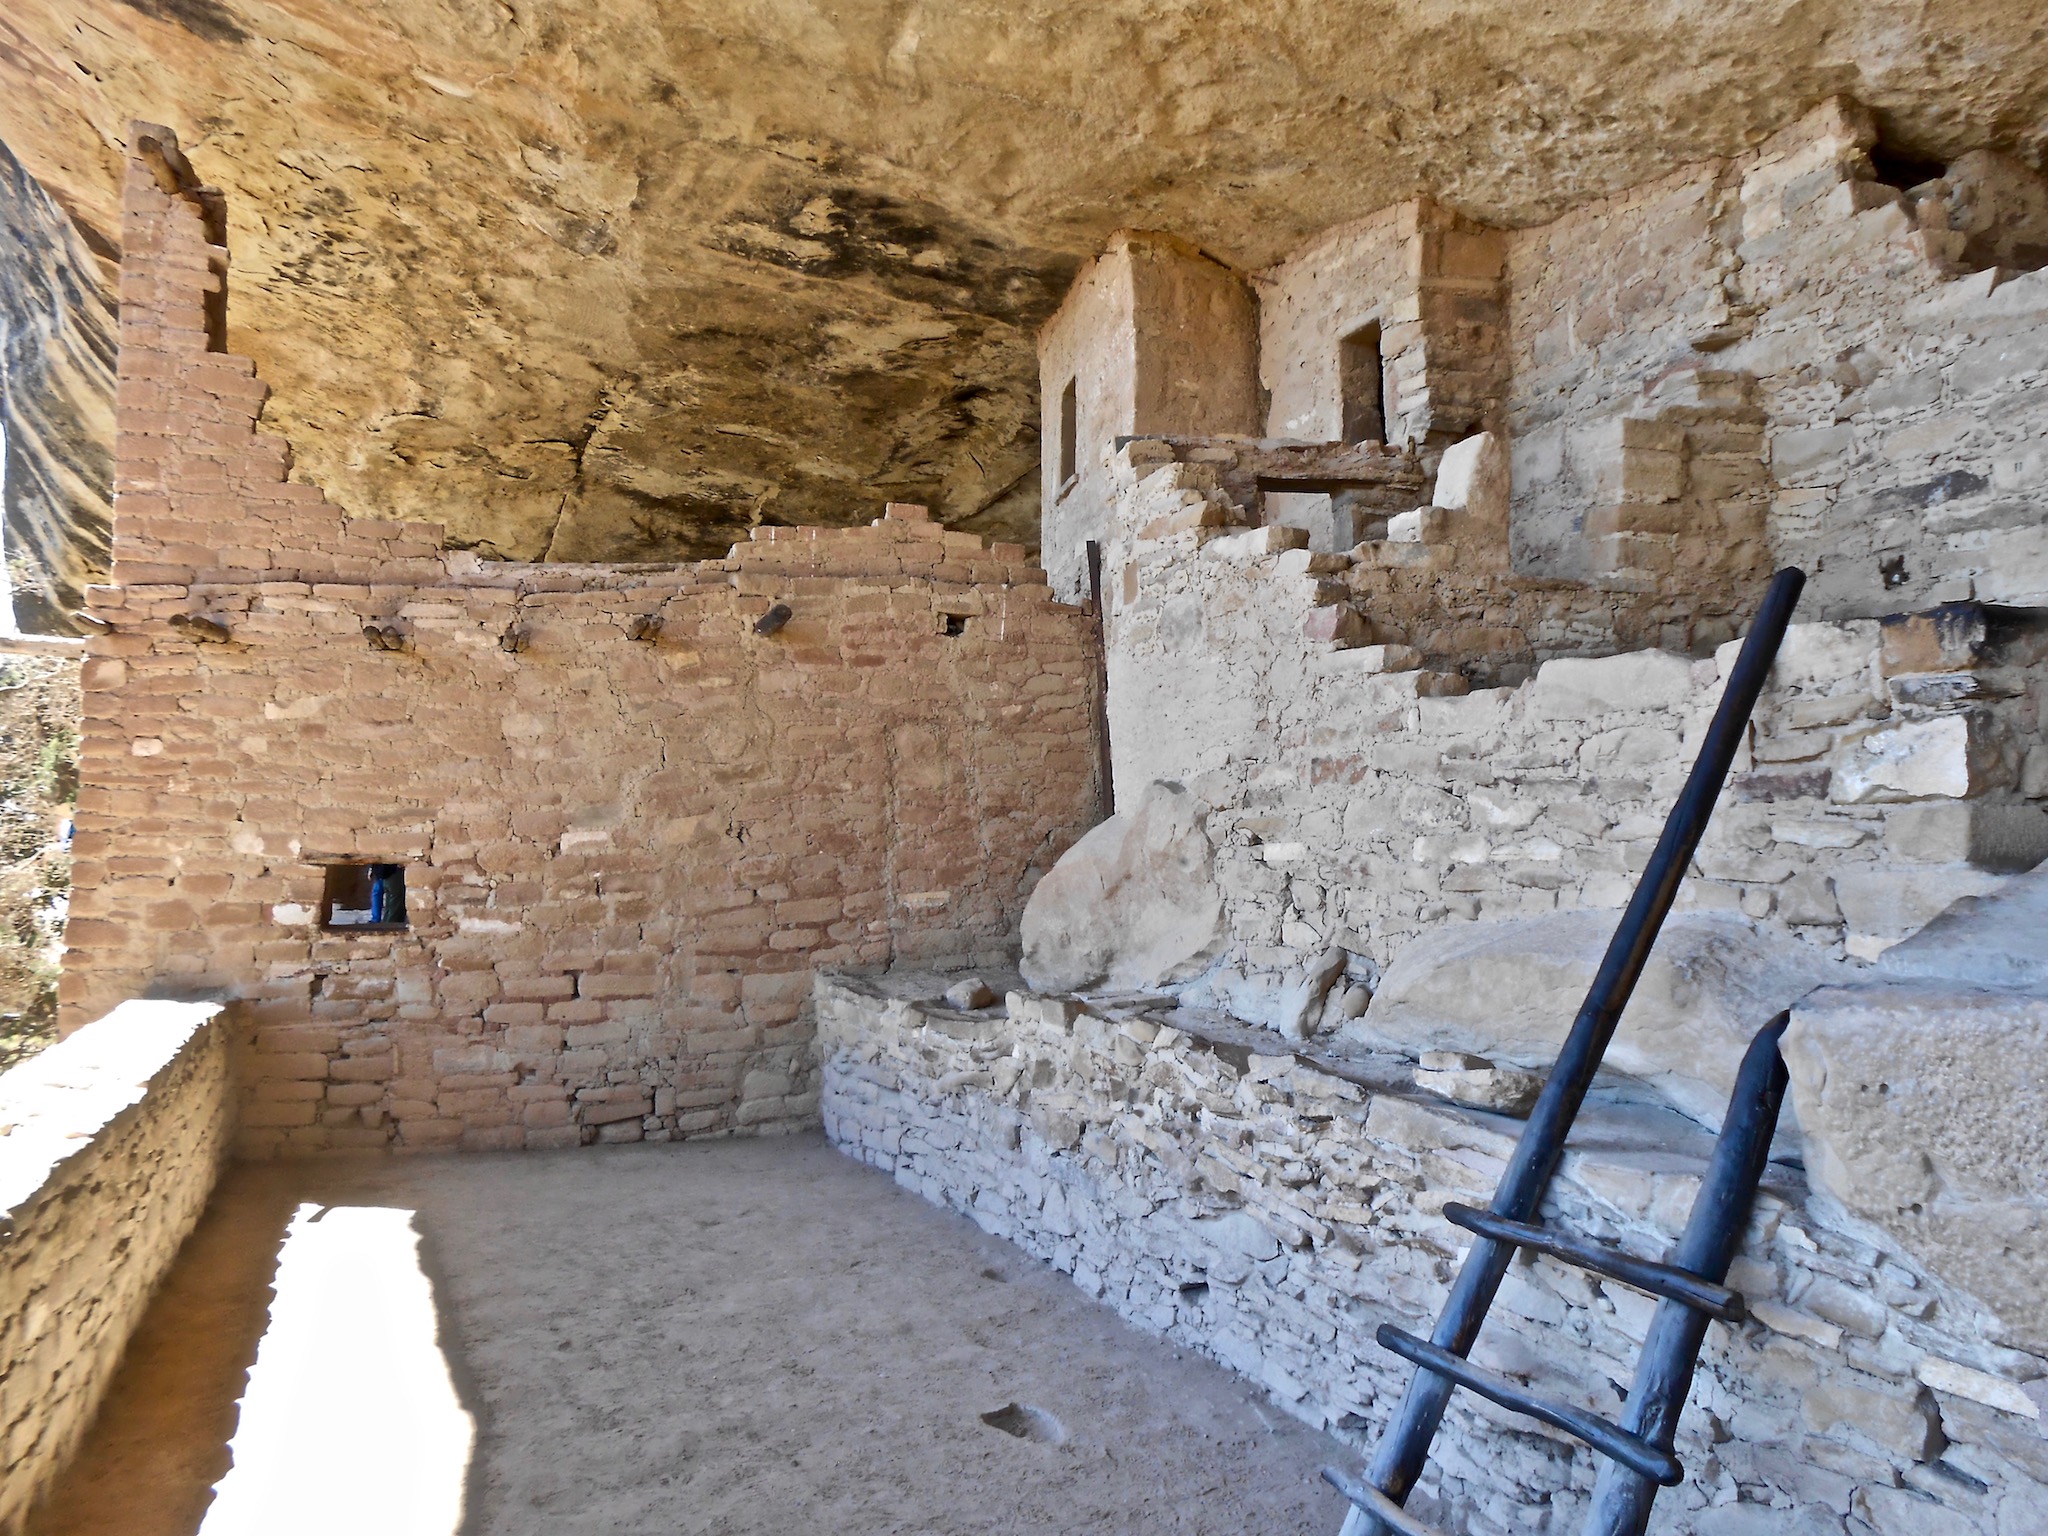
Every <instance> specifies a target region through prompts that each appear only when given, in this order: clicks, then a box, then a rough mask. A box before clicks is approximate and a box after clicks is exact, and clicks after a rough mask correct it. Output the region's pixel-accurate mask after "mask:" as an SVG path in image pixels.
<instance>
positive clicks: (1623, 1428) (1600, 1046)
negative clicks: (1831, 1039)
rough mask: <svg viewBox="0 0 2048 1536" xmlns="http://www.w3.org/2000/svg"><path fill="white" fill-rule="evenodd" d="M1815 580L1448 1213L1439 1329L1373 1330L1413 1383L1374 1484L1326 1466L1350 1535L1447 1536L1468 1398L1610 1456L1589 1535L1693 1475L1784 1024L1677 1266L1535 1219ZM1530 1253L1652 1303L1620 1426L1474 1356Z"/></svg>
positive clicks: (1753, 645) (1765, 1145)
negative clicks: (1534, 1082) (1518, 1256)
mask: <svg viewBox="0 0 2048 1536" xmlns="http://www.w3.org/2000/svg"><path fill="white" fill-rule="evenodd" d="M1805 584H1806V576H1805V574H1804V573H1803V572H1801V571H1799V570H1796V569H1792V568H1787V569H1785V570H1782V571H1779V572H1778V573H1777V575H1776V576H1774V577H1773V578H1772V580H1771V585H1770V589H1769V591H1768V592H1766V593H1765V595H1764V600H1763V605H1762V607H1761V608H1759V609H1758V611H1757V616H1756V622H1755V623H1754V624H1753V625H1752V626H1751V627H1750V631H1749V635H1748V637H1747V638H1746V639H1745V640H1744V641H1743V643H1742V650H1741V653H1740V654H1739V655H1738V656H1737V658H1736V661H1735V667H1734V670H1733V671H1732V672H1730V674H1729V676H1728V682H1727V686H1726V687H1725V688H1724V689H1723V690H1722V694H1721V702H1720V705H1719V707H1718V708H1716V709H1715V711H1714V718H1713V722H1712V724H1711V725H1710V726H1709V727H1708V728H1707V735H1706V739H1705V741H1704V742H1702V744H1701V746H1700V751H1699V757H1698V758H1697V760H1696V761H1695V762H1694V763H1693V766H1692V772H1691V774H1690V775H1688V776H1687V778H1686V781H1685V788H1684V789H1683V790H1682V791H1681V792H1680V793H1679V796H1678V802H1677V804H1675V805H1674V806H1672V808H1671V814H1670V816H1669V817H1668V818H1667V819H1666V821H1665V823H1664V831H1663V834H1662V835H1661V836H1660V837H1659V838H1658V839H1657V846H1656V849H1655V851H1654V852H1653V853H1652V854H1651V855H1650V862H1649V865H1648V867H1647V868H1646V869H1644V871H1643V876H1642V879H1641V880H1640V881H1639V882H1637V885H1636V889H1635V894H1634V895H1633V896H1632V897H1631V898H1630V899H1629V904H1628V907H1627V909H1626V910H1625V911H1624V912H1623V913H1622V915H1621V922H1620V924H1619V926H1617V927H1616V929H1615V931H1614V938H1613V939H1612V940H1611V941H1610V942H1609V944H1608V946H1607V953H1606V955H1605V957H1604V958H1603V959H1602V960H1601V962H1600V969H1599V971H1598V972H1597V973H1596V974H1595V976H1594V978H1593V985H1592V986H1591V988H1589V989H1588V991H1587V993H1586V1000H1585V1002H1584V1003H1583V1004H1582V1005H1581V1006H1580V1008H1579V1012H1578V1017H1577V1018H1576V1019H1575V1020H1574V1021H1573V1023H1572V1028H1571V1033H1570V1034H1569V1035H1567V1036H1566V1038H1565V1042H1564V1047H1563V1049H1562V1050H1561V1051H1560V1052H1559V1055H1558V1058H1557V1065H1556V1066H1555V1067H1554V1068H1553V1069H1552V1070H1551V1073H1550V1078H1549V1080H1548V1082H1546V1083H1545V1084H1544V1088H1543V1092H1542V1095H1541V1096H1540V1097H1539V1098H1538V1099H1537V1101H1536V1107H1535V1109H1534V1110H1533V1111H1532V1112H1531V1114H1530V1116H1529V1123H1528V1124H1527V1125H1526V1126H1525V1127H1524V1128H1523V1131H1522V1136H1521V1139H1520V1140H1519V1141H1518V1142H1517V1143H1516V1144H1515V1152H1514V1156H1513V1158H1512V1159H1510V1161H1509V1163H1508V1167H1507V1171H1506V1172H1505V1173H1503V1174H1502V1175H1501V1180H1500V1184H1499V1186H1498V1188H1496V1189H1495V1191H1494V1196H1493V1203H1492V1204H1491V1205H1490V1206H1489V1207H1488V1208H1487V1209H1486V1210H1484V1211H1479V1210H1474V1209H1473V1208H1471V1207H1470V1206H1464V1205H1456V1204H1452V1205H1446V1206H1445V1207H1444V1216H1445V1218H1446V1219H1447V1220H1449V1221H1451V1222H1453V1223H1454V1224H1455V1225H1457V1226H1460V1227H1463V1228H1464V1229H1465V1230H1466V1231H1468V1232H1470V1233H1472V1234H1473V1242H1472V1247H1471V1249H1470V1251H1469V1252H1468V1253H1467V1254H1466V1255H1465V1261H1464V1264H1463V1266H1462V1267H1461V1268H1460V1270H1459V1272H1458V1278H1457V1281H1456V1283H1455V1284H1454V1285H1453V1286H1452V1287H1451V1294H1450V1299H1449V1300H1448V1301H1446V1302H1445V1304H1444V1309H1443V1312H1442V1313H1441V1314H1440V1315H1439V1316H1438V1318H1437V1323H1436V1327H1435V1329H1434V1330H1433V1331H1432V1332H1431V1334H1430V1336H1429V1337H1428V1338H1427V1339H1420V1338H1417V1337H1415V1336H1414V1335H1413V1334H1410V1333H1407V1332H1404V1331H1403V1330H1401V1329H1399V1328H1396V1327H1394V1326H1393V1325H1392V1324H1382V1325H1381V1327H1380V1328H1379V1330H1378V1333H1377V1335H1376V1336H1377V1338H1378V1340H1379V1342H1380V1344H1381V1346H1382V1347H1384V1348H1386V1349H1388V1350H1391V1351H1392V1352H1393V1353H1395V1354H1397V1355H1399V1356H1400V1357H1401V1358H1402V1359H1404V1360H1407V1361H1408V1362H1410V1363H1411V1364H1413V1365H1414V1366H1415V1368H1416V1369H1415V1375H1414V1377H1413V1378H1412V1379H1411V1380H1410V1382H1409V1384H1408V1390H1407V1392H1406V1393H1405V1394H1404V1395H1403V1397H1402V1399H1401V1406H1400V1408H1399V1410H1398V1411H1397V1412H1396V1413H1395V1415H1394V1418H1393V1421H1392V1422H1391V1423H1390V1424H1389V1425H1388V1426H1387V1429H1386V1431H1385V1433H1384V1434H1383V1435H1382V1436H1381V1437H1380V1442H1379V1446H1378V1448H1377V1449H1376V1451H1375V1452H1374V1455H1373V1459H1372V1464H1371V1466H1370V1468H1369V1469H1368V1471H1367V1473H1366V1477H1365V1480H1364V1481H1360V1480H1359V1479H1357V1478H1354V1477H1351V1476H1348V1475H1347V1474H1345V1473H1343V1472H1341V1471H1338V1470H1337V1469H1336V1468H1334V1467H1331V1468H1325V1469H1324V1471H1323V1476H1324V1477H1325V1478H1326V1479H1328V1481H1329V1482H1330V1483H1331V1484H1332V1485H1333V1486H1334V1487H1335V1488H1336V1489H1337V1490H1338V1492H1340V1493H1342V1494H1343V1495H1344V1496H1345V1498H1346V1499H1348V1500H1349V1501H1350V1502H1351V1506H1352V1509H1351V1513H1350V1514H1349V1515H1348V1516H1347V1517H1346V1518H1345V1521H1344V1530H1343V1536H1383V1533H1386V1532H1395V1533H1398V1536H1445V1533H1444V1532H1442V1531H1440V1530H1438V1529H1437V1528H1436V1527H1434V1526H1431V1525H1429V1524H1426V1523H1425V1522H1423V1521H1421V1520H1418V1519H1417V1518H1416V1517H1414V1516H1413V1515H1410V1514H1409V1513H1408V1512H1407V1510H1406V1509H1404V1508H1403V1507H1402V1506H1403V1505H1404V1504H1405V1503H1406V1501H1407V1499H1408V1496H1409V1494H1410V1493H1411V1492H1413V1491H1414V1488H1415V1484H1416V1481H1417V1479H1419V1478H1420V1477H1421V1475H1422V1470H1423V1467H1424V1466H1425V1465H1426V1464H1427V1462H1428V1460H1429V1451H1430V1446H1431V1443H1432V1442H1433V1441H1434V1440H1435V1438H1436V1431H1437V1426H1438V1425H1439V1424H1440V1423H1441V1422H1442V1420H1443V1415H1444V1409H1445V1407H1446V1405H1448V1403H1449V1402H1450V1397H1451V1392H1452V1390H1453V1389H1454V1388H1457V1387H1463V1388H1465V1389H1466V1390H1467V1391H1470V1392H1476V1393H1478V1394H1479V1395H1480V1396H1481V1397H1484V1398H1487V1399H1489V1400H1490V1401H1492V1402H1495V1403H1498V1404H1499V1405H1500V1406H1502V1407H1503V1408H1507V1409H1510V1410H1512V1411H1514V1412H1517V1413H1522V1414H1526V1415H1528V1416H1529V1417H1530V1418H1533V1419H1537V1420H1540V1421H1541V1422H1543V1423H1545V1424H1548V1425H1550V1426H1551V1427H1552V1428H1554V1429H1559V1430H1563V1431H1564V1432H1565V1433H1566V1434H1569V1435H1572V1436H1575V1437H1576V1438H1578V1439H1579V1440H1582V1441H1584V1442H1585V1443H1586V1444H1587V1445H1589V1446H1591V1447H1592V1448H1593V1449H1594V1450H1595V1451H1597V1452H1599V1453H1600V1454H1601V1455H1602V1456H1604V1457H1606V1458H1607V1460H1606V1464H1605V1465H1604V1466H1602V1467H1601V1469H1600V1476H1599V1480H1598V1482H1597V1483H1596V1484H1595V1486H1594V1490H1593V1503H1592V1508H1591V1511H1590V1512H1589V1514H1588V1516H1587V1520H1586V1525H1585V1530H1586V1533H1587V1536H1642V1532H1643V1531H1644V1529H1645V1527H1646V1526H1647V1525H1648V1524H1649V1519H1650V1506H1651V1503H1652V1502H1653V1501H1654V1500H1655V1499H1656V1497H1657V1491H1658V1489H1659V1488H1668V1487H1670V1486H1672V1485H1673V1484H1675V1483H1678V1482H1680V1481H1682V1480H1683V1478H1684V1475H1685V1473H1684V1468H1682V1467H1681V1466H1680V1465H1679V1462H1678V1458H1677V1457H1676V1456H1674V1455H1672V1453H1671V1446H1672V1441H1673V1438H1674V1436H1675V1435H1676V1433H1677V1429H1678V1416H1679V1414H1680V1412H1681V1411H1682V1410H1683V1409H1684V1406H1685V1398H1686V1393H1687V1392H1688V1391H1689V1390H1690V1389H1691V1386H1692V1378H1693V1371H1694V1368H1695V1367H1696V1365H1697V1363H1698V1359H1699V1349H1700V1344H1701V1341H1702V1340H1703V1339H1704V1338H1705V1337H1706V1332H1707V1324H1708V1323H1709V1322H1711V1321H1712V1320H1714V1319H1715V1318H1720V1319H1723V1320H1726V1321H1735V1320H1739V1319H1740V1318H1742V1317H1743V1316H1744V1315H1745V1312H1744V1307H1743V1301H1742V1297H1741V1296H1740V1295H1739V1294H1738V1293H1736V1292H1734V1291H1732V1290H1730V1289H1728V1287H1727V1286H1726V1284H1725V1283H1724V1282H1725V1281H1726V1279H1727V1276H1728V1266H1729V1264H1730V1262H1731V1261H1733V1259H1734V1257H1735V1253H1736V1249H1737V1248H1738V1247H1739V1246H1740V1244H1741V1241H1742V1234H1743V1232H1744V1230H1745V1229H1746V1228H1747V1226H1748V1223H1749V1212H1750V1206H1751V1205H1752V1203H1753V1202H1754V1200H1755V1196H1756V1186H1757V1181H1758V1180H1759V1179H1760V1178H1761V1177H1762V1176H1763V1171H1764V1165H1765V1163H1766V1162H1767V1161H1768V1160H1769V1157H1770V1148H1771V1136H1772V1134H1773V1132H1774V1131H1775V1130H1776V1129H1777V1124H1778V1110H1779V1107H1780V1105H1781V1104H1782V1103H1783V1102H1784V1097H1785V1066H1784V1063H1783V1061H1782V1060H1780V1058H1779V1055H1778V1039H1779V1037H1780V1036H1781V1035H1782V1034H1783V1033H1784V1031H1785V1024H1786V1021H1787V1019H1788V1017H1789V1015H1787V1014H1782V1013H1781V1014H1779V1015H1778V1017H1777V1018H1775V1019H1773V1020H1772V1021H1771V1022H1770V1023H1769V1024H1767V1025H1765V1026H1764V1028H1763V1029H1762V1030H1761V1031H1759V1032H1758V1034H1757V1036H1756V1038H1755V1039H1754V1040H1753V1041H1752V1042H1751V1044H1750V1047H1749V1050H1748V1052H1747V1054H1746V1055H1745V1056H1744V1057H1743V1061H1742V1067H1741V1070H1740V1072H1739V1073H1738V1074H1737V1078H1736V1083H1735V1092H1734V1094H1733V1096H1732V1097H1731V1099H1730V1102H1729V1107H1728V1114H1727V1117H1726V1119H1725V1120H1724V1121H1723V1123H1722V1127H1721V1135H1720V1138H1719V1140H1717V1141H1716V1142H1715V1144H1714V1154H1713V1157H1712V1159H1711V1160H1710V1162H1709V1163H1708V1167H1707V1174H1706V1178H1705V1180H1704V1182H1703V1183H1702V1184H1701V1186H1700V1192H1699V1195H1698V1196H1697V1198H1696V1199H1695V1200H1694V1202H1693V1208H1692V1215H1691V1217H1690V1218H1689V1220H1688V1221H1687V1223H1686V1229H1685V1235H1684V1237H1683V1238H1682V1239H1681V1240H1680V1241H1679V1245H1678V1248H1677V1251H1676V1252H1675V1253H1674V1254H1673V1255H1672V1257H1671V1260H1670V1262H1668V1263H1653V1262H1651V1261H1649V1260H1646V1259H1639V1258H1636V1257H1634V1256H1633V1255H1630V1254H1625V1253H1622V1252H1620V1251H1619V1250H1617V1249H1614V1248H1612V1247H1610V1246H1608V1245H1607V1244H1604V1243H1600V1242H1596V1241H1594V1240H1592V1239H1589V1238H1586V1237H1582V1236H1580V1235H1578V1234H1575V1233H1571V1232H1567V1231H1563V1230H1561V1229H1559V1228H1556V1227H1551V1226H1544V1225H1540V1224H1538V1223H1537V1221H1536V1213H1537V1209H1538V1207H1539V1206H1540V1205H1541V1204H1542V1202H1543V1197H1544V1195H1545V1193H1546V1192H1547V1191H1548V1190H1549V1188H1550V1181H1551V1178H1552V1176H1553V1175H1554V1174H1555V1173H1556V1171H1557V1165H1558V1161H1559V1159H1560V1158H1562V1157H1563V1155H1564V1147H1565V1139H1566V1137H1567V1136H1569V1135H1570V1133H1571V1128H1572V1123H1573V1121H1575V1120H1576V1119H1577V1118H1578V1113H1579V1106H1580V1105H1581V1104H1582V1103H1583V1102H1584V1100H1585V1097H1586V1091H1587V1089H1588V1088H1590V1087H1591V1086H1592V1083H1593V1074H1594V1073H1595V1072H1597V1071H1598V1070H1599V1067H1600V1061H1601V1058H1602V1057H1603V1056H1605V1055H1606V1052H1607V1044H1608V1042H1609V1041H1610V1040H1612V1039H1613V1038H1614V1031H1615V1027H1616V1026H1617V1025H1618V1024H1619V1023H1620V1022H1621V1013H1622V1009H1623V1008H1625V1007H1626V1006H1627V1005H1628V1000H1629V994H1630V993H1631V992H1633V991H1634V990H1635V984H1636V980H1637V978H1638V977H1640V976H1641V975H1642V971H1643V966H1644V964H1645V962H1646V961H1647V960H1648V959H1649V955H1650V949H1651V946H1652V945H1654V944H1655V943H1656V941H1657V934H1658V931H1659V930H1660V929H1661V928H1662V927H1663V925H1664V918H1665V915H1666V914H1667V913H1669V912H1670V910H1671V903H1672V899H1673V898H1674V897H1675V896H1676V895H1677V894H1678V885H1679V882H1680V881H1681V880H1683V879H1684V878H1685V872H1686V869H1687V867H1688V866H1689V865H1690V863H1691V862H1692V856H1693V853H1694V851H1695V850H1696V849H1697V848H1698V847H1699V842H1700V838H1701V836H1702V834H1704V833H1705V831H1706V829H1707V822H1708V820H1709V818H1710V817H1711V816H1712V815H1713V812H1714V802H1715V800H1716V799H1717V798H1718V797H1719V796H1720V793H1721V788H1722V785H1723V784H1724V783H1725V782H1726V780H1727V777H1728V769H1729V766H1730V765H1731V764H1732V763H1733V762H1734V760H1735V754H1736V752H1737V750H1738V749H1739V748H1740V747H1741V745H1742V740H1743V736H1744V733H1745V732H1746V731H1747V729H1748V726H1749V718H1750V715H1751V714H1752V713H1753V712H1754V710H1755V709H1756V701H1757V698H1758V696H1759V695H1760V694H1761V693H1762V692H1763V687H1764V681H1765V679H1766V678H1767V677H1768V676H1769V675H1770V670H1771V666H1772V663H1773V662H1775V661H1776V659H1777V655H1778V647H1779V645H1780V643H1781V642H1782V641H1783V640H1784V638H1785V630H1786V627H1787V626H1788V625H1789V624H1790V623H1791V619H1792V609H1793V607H1794V606H1795V605H1796V604H1797V603H1798V601H1799V592H1800V589H1801V588H1802V587H1803V586H1804V585H1805ZM1521 1249H1528V1250H1530V1251H1532V1252H1536V1253H1543V1254H1548V1255H1549V1256H1550V1257H1552V1258H1554V1259H1558V1260H1561V1261H1563V1262H1564V1263H1567V1264H1572V1265H1576V1266H1578V1267H1579V1268H1581V1269H1585V1270H1589V1271H1591V1272H1592V1273H1594V1274H1597V1275H1600V1276H1603V1277H1604V1278H1606V1279H1609V1280H1614V1281H1618V1282H1620V1283H1621V1284H1623V1285H1627V1286H1632V1287H1634V1288H1635V1289H1637V1290H1641V1291H1645V1292H1647V1293H1649V1294H1650V1295H1652V1296H1655V1297H1657V1298H1658V1306H1657V1312H1656V1316H1655V1317H1654V1319H1653V1320H1652V1322H1651V1324H1650V1331H1649V1335H1648V1337H1647V1338H1646V1339H1645V1340H1644V1343H1643V1351H1642V1355H1641V1357H1640V1359H1639V1360H1638V1362H1637V1366H1636V1378H1635V1385H1634V1386H1633V1387H1632V1388H1631V1389H1630V1391H1629V1395H1628V1411H1627V1413H1626V1415H1625V1416H1624V1418H1623V1420H1622V1422H1621V1423H1618V1424H1617V1423H1615V1422H1614V1421H1613V1420H1611V1419H1605V1418H1602V1417H1600V1416H1599V1415H1598V1414H1595V1413H1591V1412H1588V1411H1587V1410H1585V1409H1582V1408H1576V1407H1573V1406H1572V1405H1570V1404H1568V1403H1563V1402H1558V1401H1556V1400H1554V1399H1551V1398H1546V1397H1542V1396H1539V1395H1538V1394H1536V1393H1533V1392H1529V1391H1527V1390H1525V1389H1524V1388H1522V1387H1520V1386H1518V1385H1517V1384H1516V1383H1514V1382H1512V1381H1510V1380H1509V1379H1508V1378H1506V1377H1505V1376H1501V1375H1499V1374H1497V1373H1495V1372H1493V1371H1489V1370H1486V1369H1485V1368H1483V1367H1481V1366H1477V1365H1474V1364H1473V1363H1472V1362H1471V1361H1470V1360H1469V1359H1467V1358H1466V1357H1467V1356H1468V1355H1469V1354H1470V1353H1471V1351H1472V1346H1473V1344H1474V1343H1475V1342H1476V1341H1477V1339H1478V1337H1479V1330H1480V1328H1481V1327H1482V1326H1484V1324H1485V1322H1486V1314H1487V1312H1488V1310H1489V1309H1490V1308H1491V1307H1492V1305H1493V1299H1494V1296H1495V1293H1496V1292H1498V1291H1499V1289H1500V1283H1501V1280H1502V1278H1503V1277H1504V1276H1505V1275H1506V1273H1507V1268H1508V1262H1509V1260H1511V1259H1512V1258H1513V1257H1514V1255H1515V1253H1516V1252H1517V1251H1518V1250H1521Z"/></svg>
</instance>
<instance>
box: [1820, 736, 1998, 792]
mask: <svg viewBox="0 0 2048 1536" xmlns="http://www.w3.org/2000/svg"><path fill="white" fill-rule="evenodd" d="M1971 746H1972V743H1971V740H1970V724H1969V721H1968V720H1967V719H1965V718H1964V717H1963V716H1961V715H1944V716H1942V717H1940V718H1939V719H1935V720H1904V721H1901V722H1899V723H1898V724H1897V725H1890V726H1886V727H1884V728H1883V729H1882V730H1875V731H1872V732H1871V733H1870V734H1869V735H1867V736H1865V737H1864V738H1863V739H1862V740H1861V741H1859V742H1857V743H1856V744H1855V746H1854V747H1853V748H1852V749H1851V750H1850V752H1849V754H1848V756H1847V760H1846V761H1845V762H1843V764H1842V765H1841V766H1840V767H1839V768H1837V769H1836V770H1835V777H1834V786H1833V790H1832V793H1833V796H1834V798H1835V799H1837V800H1840V801H1842V802H1844V803H1845V804H1849V805H1858V804H1864V803H1867V802H1870V801H1882V800H1915V799H1921V798H1925V797H1930V796H1935V795H1940V796H1945V797H1947V798H1950V799H1961V798H1962V797H1963V796H1965V795H1968V794H1970V793H1971V792H1972V791H1973V790H1974V789H1976V788H1977V787H1979V784H1980V782H1981V778H1982V772H1981V769H1980V768H1979V767H1978V764H1977V763H1976V761H1975V758H1974V756H1973V753H1972V751H1971Z"/></svg>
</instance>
